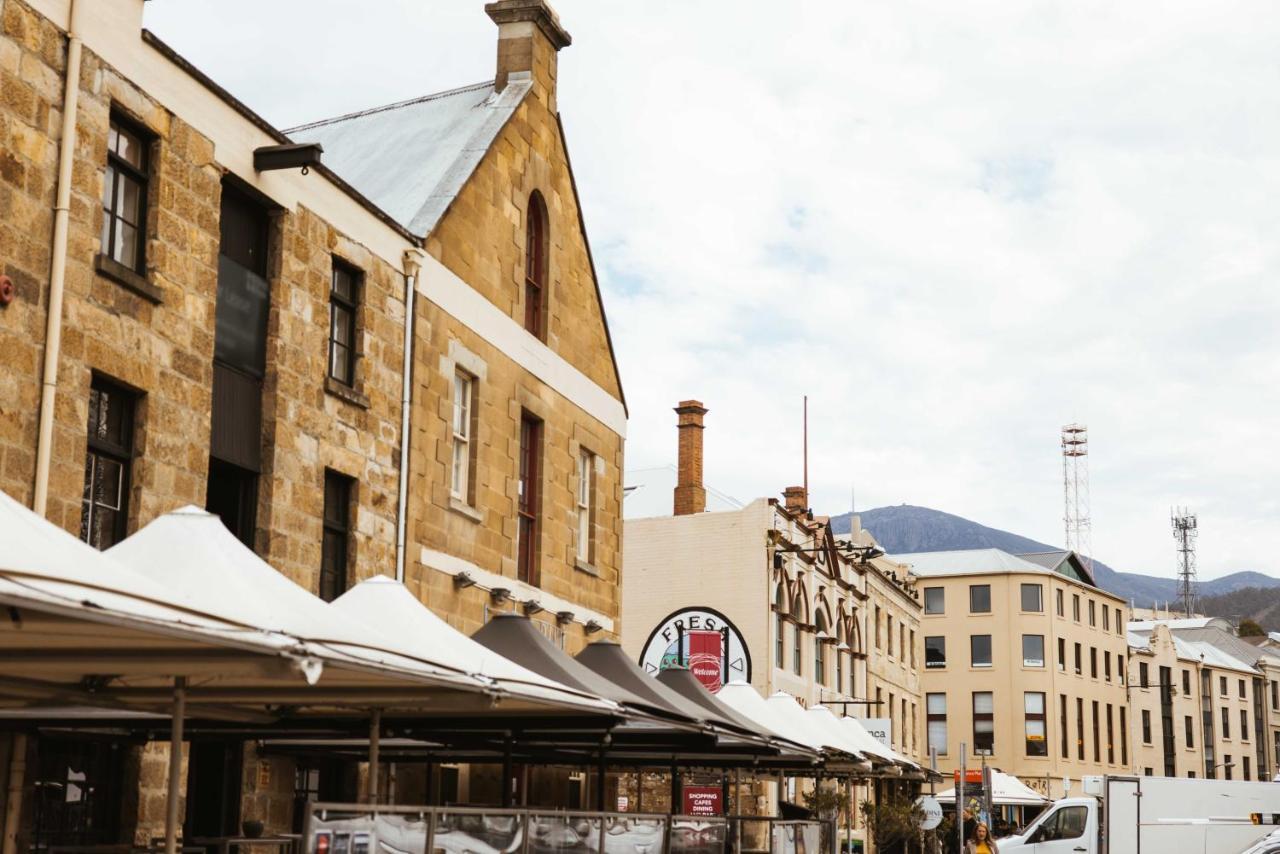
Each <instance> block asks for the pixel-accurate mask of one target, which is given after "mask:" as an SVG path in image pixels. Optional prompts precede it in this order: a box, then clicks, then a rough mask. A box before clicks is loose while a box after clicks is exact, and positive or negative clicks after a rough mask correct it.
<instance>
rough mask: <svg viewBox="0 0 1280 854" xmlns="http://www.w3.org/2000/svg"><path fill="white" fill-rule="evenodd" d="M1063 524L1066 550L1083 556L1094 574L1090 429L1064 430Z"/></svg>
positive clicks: (1069, 427)
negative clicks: (1090, 500)
mask: <svg viewBox="0 0 1280 854" xmlns="http://www.w3.org/2000/svg"><path fill="white" fill-rule="evenodd" d="M1062 501H1063V515H1062V521H1063V525H1064V526H1065V528H1066V547H1067V548H1068V549H1070V550H1071V551H1074V552H1075V553H1076V554H1078V555H1079V556H1080V560H1082V561H1083V562H1084V565H1085V568H1086V569H1088V570H1089V573H1090V574H1092V573H1093V544H1092V542H1091V541H1090V535H1091V530H1092V522H1091V521H1090V519H1089V428H1088V427H1086V426H1085V425H1083V424H1067V425H1066V426H1064V427H1063V428H1062Z"/></svg>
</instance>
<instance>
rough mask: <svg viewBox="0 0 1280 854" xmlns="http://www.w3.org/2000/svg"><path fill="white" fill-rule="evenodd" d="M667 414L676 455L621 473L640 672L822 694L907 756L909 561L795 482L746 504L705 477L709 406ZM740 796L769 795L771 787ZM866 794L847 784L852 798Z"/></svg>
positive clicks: (627, 596)
mask: <svg viewBox="0 0 1280 854" xmlns="http://www.w3.org/2000/svg"><path fill="white" fill-rule="evenodd" d="M676 412H677V414H678V416H679V420H678V430H679V442H678V447H679V457H678V464H677V466H676V467H675V468H674V469H671V468H666V467H662V468H654V469H645V470H639V471H636V472H629V473H628V475H627V480H628V483H627V493H628V496H629V497H628V498H627V499H626V502H627V503H626V505H625V515H626V522H625V530H626V536H625V540H624V542H625V546H624V562H625V564H626V567H627V571H626V574H625V576H624V579H623V625H624V626H625V631H624V632H623V639H622V643H623V646H624V648H625V649H626V650H627V652H628V653H629V654H631V655H632V656H634V657H635V658H636V659H637V660H638V661H639V662H640V663H641V664H643V665H644V666H645V667H646V668H647V669H649V670H651V671H653V670H658V669H660V668H662V667H664V666H669V665H673V664H675V665H686V666H690V667H691V668H692V669H693V671H694V673H695V675H698V676H699V677H700V678H702V679H703V681H704V684H706V685H707V686H708V688H710V689H712V690H715V689H716V688H717V687H718V686H719V685H720V684H722V683H723V682H724V681H726V680H731V679H741V680H746V681H749V682H750V683H751V684H752V685H753V686H754V687H755V688H756V689H757V690H758V691H760V692H761V694H763V695H765V696H768V695H770V694H773V693H774V692H777V691H784V692H786V693H788V694H790V695H792V696H794V697H795V698H796V699H797V700H798V701H799V702H800V703H801V704H803V705H813V704H818V703H823V704H827V705H830V706H831V707H832V708H833V709H835V711H836V712H837V713H839V712H842V711H843V712H847V713H848V714H849V715H851V716H853V717H858V718H862V719H864V720H866V721H867V724H868V728H869V729H871V730H876V731H878V732H881V733H883V738H884V739H885V740H886V742H888V743H891V744H892V745H893V747H895V748H896V749H897V750H898V751H899V752H900V753H902V754H904V755H912V756H914V755H918V754H917V749H918V743H919V741H918V737H917V735H916V732H917V729H916V727H915V725H914V721H913V715H915V716H918V715H919V713H920V712H919V710H920V702H921V698H920V694H919V676H918V671H917V668H916V665H917V664H918V662H919V660H920V655H921V650H922V647H920V640H919V638H920V627H919V623H920V617H919V614H920V606H919V603H918V602H917V600H916V599H915V597H914V593H913V590H912V587H911V584H910V581H909V579H908V576H907V573H906V569H905V568H904V567H901V566H899V565H897V564H895V563H893V562H892V561H890V560H888V559H887V558H884V557H883V553H882V552H881V551H880V550H879V548H878V547H877V546H876V544H875V542H874V540H872V539H871V537H870V535H869V534H867V533H865V532H861V531H855V532H854V534H853V535H851V536H850V535H845V536H837V535H836V534H834V532H833V531H832V529H831V526H830V523H829V520H828V519H827V518H825V517H822V516H815V515H813V514H812V513H811V512H810V510H809V508H808V500H807V496H806V495H805V490H804V488H803V487H796V486H793V487H789V488H787V489H786V490H784V493H783V498H782V500H778V499H776V498H758V499H756V500H754V501H751V502H749V503H747V504H745V505H744V504H742V503H740V502H738V501H736V500H734V499H733V498H731V497H729V496H727V495H725V494H724V493H721V492H717V491H715V490H710V489H708V488H707V487H706V486H705V485H704V484H703V479H702V449H703V445H702V442H703V433H704V426H705V425H704V417H705V415H706V413H707V410H706V408H705V407H703V406H702V404H701V403H700V402H698V401H692V400H689V401H683V402H682V403H681V404H680V405H679V406H678V407H676ZM877 626H879V628H876V627H877ZM873 639H874V640H873ZM708 656H710V657H711V658H712V659H714V662H712V663H710V664H708ZM872 700H878V701H879V702H878V704H877V703H874V702H868V701H872ZM790 785H797V781H791V784H790ZM798 785H800V786H801V787H803V786H804V785H807V784H805V783H802V782H801V783H799V784H798ZM655 794H656V799H655V800H653V801H652V803H654V804H658V805H661V804H662V803H664V801H663V798H664V797H665V795H664V793H662V792H660V791H659V792H656V793H655ZM743 794H744V796H745V795H746V794H747V793H746V792H743ZM750 794H752V795H754V797H756V798H762V799H766V800H767V799H770V798H773V797H775V796H776V792H775V791H774V790H773V788H772V787H771V786H769V785H757V786H756V787H755V788H754V790H753V791H752V792H751V793H750ZM798 796H799V795H798V793H797V792H796V791H792V792H790V794H789V795H786V797H791V798H797V797H798ZM877 796H878V795H877V794H876V793H873V792H872V791H871V790H870V788H869V787H868V786H867V785H866V784H864V785H860V786H857V787H855V799H856V800H857V801H858V802H861V801H862V800H866V799H869V798H873V797H877ZM645 802H646V803H650V802H651V801H650V796H649V795H646V796H645ZM736 806H737V804H734V803H731V807H736ZM742 808H744V809H748V808H750V807H748V806H747V805H746V802H745V801H744V805H743V806H742ZM854 822H855V823H854V832H855V835H858V836H861V835H862V834H863V831H864V828H863V826H862V822H861V820H860V819H859V818H857V817H854Z"/></svg>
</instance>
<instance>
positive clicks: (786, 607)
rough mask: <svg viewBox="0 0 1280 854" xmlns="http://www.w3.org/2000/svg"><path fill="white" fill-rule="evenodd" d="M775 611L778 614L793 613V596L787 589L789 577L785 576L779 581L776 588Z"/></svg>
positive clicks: (774, 595)
mask: <svg viewBox="0 0 1280 854" xmlns="http://www.w3.org/2000/svg"><path fill="white" fill-rule="evenodd" d="M773 609H774V611H775V612H776V613H778V614H790V613H791V595H790V593H789V592H788V589H787V577H786V576H785V575H784V576H782V577H781V578H779V579H778V583H777V585H776V586H775V588H774V594H773Z"/></svg>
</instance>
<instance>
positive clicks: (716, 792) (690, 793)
mask: <svg viewBox="0 0 1280 854" xmlns="http://www.w3.org/2000/svg"><path fill="white" fill-rule="evenodd" d="M720 795H721V792H720V787H719V786H685V787H684V814H685V815H724V805H723V804H722V803H721V802H720Z"/></svg>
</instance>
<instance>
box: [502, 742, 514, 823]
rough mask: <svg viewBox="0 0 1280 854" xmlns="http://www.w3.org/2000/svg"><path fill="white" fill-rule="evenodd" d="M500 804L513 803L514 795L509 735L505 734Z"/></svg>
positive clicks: (509, 805) (508, 804)
mask: <svg viewBox="0 0 1280 854" xmlns="http://www.w3.org/2000/svg"><path fill="white" fill-rule="evenodd" d="M502 805H503V806H504V807H511V806H514V805H515V796H514V794H513V793H512V791H511V736H507V738H506V740H505V741H504V742H503V746H502Z"/></svg>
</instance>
